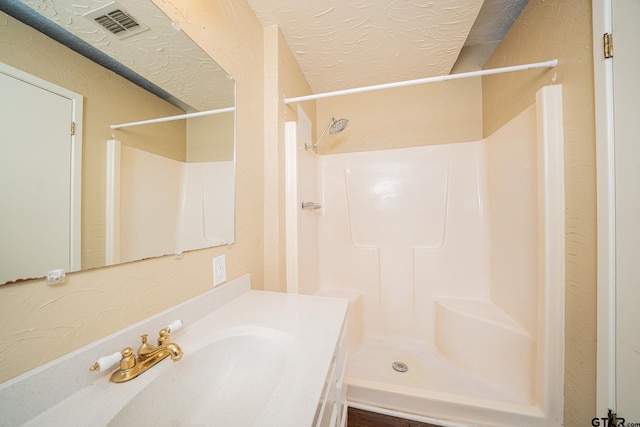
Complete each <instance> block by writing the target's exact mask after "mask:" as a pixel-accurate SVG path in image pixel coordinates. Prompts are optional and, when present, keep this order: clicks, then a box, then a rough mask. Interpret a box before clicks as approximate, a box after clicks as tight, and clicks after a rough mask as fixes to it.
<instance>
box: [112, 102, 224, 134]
mask: <svg viewBox="0 0 640 427" xmlns="http://www.w3.org/2000/svg"><path fill="white" fill-rule="evenodd" d="M231 111H236V107H229V108H219V109H217V110H208V111H198V112H197V113H187V114H180V115H177V116H169V117H160V118H159V119H149V120H142V121H139V122H131V123H122V124H119V125H111V129H120V128H126V127H130V126H138V125H148V124H151V123H162V122H170V121H173V120H181V119H190V118H192V117H202V116H210V115H212V114H220V113H229V112H231Z"/></svg>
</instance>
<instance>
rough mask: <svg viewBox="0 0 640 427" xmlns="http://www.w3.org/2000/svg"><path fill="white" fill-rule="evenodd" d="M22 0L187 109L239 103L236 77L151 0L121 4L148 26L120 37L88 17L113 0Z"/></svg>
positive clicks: (123, 2)
mask: <svg viewBox="0 0 640 427" xmlns="http://www.w3.org/2000/svg"><path fill="white" fill-rule="evenodd" d="M22 2H23V3H24V4H26V5H27V6H29V7H31V8H32V9H33V10H35V11H36V12H38V13H39V14H41V15H42V16H44V17H46V18H48V19H49V20H51V21H53V22H55V23H57V24H58V25H60V26H61V27H62V28H64V29H65V30H67V31H69V32H71V33H72V34H74V35H75V36H77V37H79V38H80V39H82V40H83V41H85V42H87V43H88V44H90V45H92V46H94V47H96V48H98V49H99V50H101V51H102V52H104V53H106V54H107V55H109V56H110V57H112V58H114V59H115V60H117V61H118V62H120V63H122V64H123V65H125V66H126V67H128V68H130V69H131V70H133V71H134V72H136V73H137V74H139V75H141V76H143V77H144V78H146V79H147V80H149V81H151V82H152V83H153V84H155V85H157V86H159V87H160V88H162V89H164V90H165V91H166V92H168V93H170V94H172V95H173V96H175V97H176V98H178V99H179V100H180V101H182V103H184V104H187V105H188V106H190V107H191V108H189V110H199V111H201V110H210V109H217V108H224V107H230V106H233V105H235V101H234V99H235V83H234V81H233V80H232V79H230V78H229V76H228V75H227V73H226V72H225V71H224V70H222V69H221V68H220V66H219V65H218V64H217V63H215V62H214V61H213V60H212V59H211V58H210V57H209V56H208V55H207V54H205V53H204V52H203V51H202V49H200V48H199V47H198V46H197V45H196V44H195V43H194V42H193V41H192V40H191V39H190V38H189V37H187V36H186V35H185V34H184V33H183V32H182V31H180V29H179V28H177V26H176V24H174V23H173V22H171V21H170V20H169V19H168V18H167V17H166V15H164V14H163V13H162V12H161V11H160V10H159V9H158V8H157V7H156V6H155V5H154V4H153V3H152V2H151V1H149V0H119V1H118V2H117V3H118V5H119V6H121V8H122V9H124V10H126V11H127V12H128V13H130V14H131V15H132V16H133V17H135V18H136V20H138V21H139V22H140V23H141V24H143V25H144V26H146V27H148V29H147V30H146V31H144V32H141V33H139V34H136V35H133V36H129V37H127V38H125V39H122V40H120V39H118V38H117V37H116V36H114V35H113V34H111V33H109V32H108V31H106V30H105V29H103V28H102V27H101V26H100V25H98V24H96V23H95V22H94V21H93V19H92V18H90V17H87V16H85V15H87V14H88V13H90V12H91V11H94V10H96V9H98V8H100V7H102V6H105V5H108V4H110V3H114V2H113V1H112V0H82V1H76V0H22Z"/></svg>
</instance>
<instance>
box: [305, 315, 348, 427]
mask: <svg viewBox="0 0 640 427" xmlns="http://www.w3.org/2000/svg"><path fill="white" fill-rule="evenodd" d="M346 335H347V321H346V320H345V322H344V324H343V325H342V331H341V333H340V338H339V339H338V343H337V345H336V349H335V352H334V353H333V358H332V359H331V366H330V367H329V372H328V374H327V377H326V380H325V383H324V388H323V390H322V398H321V399H320V402H319V404H318V410H317V412H316V416H315V420H314V423H313V425H314V426H315V427H344V426H346V425H347V384H346V383H345V373H346V370H347V344H346V342H347V341H346Z"/></svg>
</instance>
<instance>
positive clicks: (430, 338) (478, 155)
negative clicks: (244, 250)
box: [286, 86, 565, 427]
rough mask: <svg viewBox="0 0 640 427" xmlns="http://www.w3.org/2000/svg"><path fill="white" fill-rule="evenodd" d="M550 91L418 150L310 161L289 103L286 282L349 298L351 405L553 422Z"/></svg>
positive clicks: (557, 313) (558, 384)
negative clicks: (462, 138)
mask: <svg viewBox="0 0 640 427" xmlns="http://www.w3.org/2000/svg"><path fill="white" fill-rule="evenodd" d="M561 97H562V94H561V87H560V86H548V87H545V88H542V89H541V90H540V91H539V93H538V94H537V97H536V102H535V104H534V105H532V106H530V107H529V108H528V109H526V110H525V111H523V112H522V113H521V114H519V115H518V116H517V117H515V118H514V119H512V120H511V121H510V122H509V123H507V124H506V125H504V126H503V127H502V128H501V129H499V130H498V131H496V132H495V133H493V134H492V135H491V136H489V137H487V138H485V139H483V140H480V141H469V142H460V143H454V144H443V145H431V146H424V147H412V148H398V149H389V150H378V151H367V152H356V153H346V154H333V155H318V154H317V153H316V152H315V151H316V150H307V149H305V146H306V147H309V146H312V144H311V125H310V122H309V121H308V119H306V117H305V116H304V114H303V113H302V112H300V114H299V119H298V122H297V123H296V122H288V123H287V124H286V142H287V147H286V164H287V166H286V167H287V171H286V179H287V197H286V199H287V201H286V204H287V290H288V291H289V292H297V293H303V294H314V295H321V296H330V297H342V298H348V299H349V300H350V309H349V318H348V322H349V326H348V334H349V335H348V344H349V345H348V348H349V363H348V367H347V384H348V391H347V393H348V395H347V397H348V400H349V404H350V405H351V406H354V407H359V408H362V409H367V410H373V411H377V412H381V413H389V414H398V415H400V416H404V417H406V418H412V419H415V420H423V421H432V422H434V423H435V424H438V425H443V426H461V425H473V426H514V425H518V426H532V427H533V426H535V427H538V426H539V427H542V426H545V427H548V426H560V425H562V409H563V348H564V333H563V331H564V257H565V254H564V163H563V135H562V99H561ZM300 111H301V110H300ZM332 120H334V122H335V119H332ZM330 125H331V122H330ZM345 133H348V129H347V130H346V131H345ZM316 145H317V143H316ZM304 203H306V205H304V206H306V208H305V209H303V204H304ZM309 206H312V207H313V208H312V209H309V208H308V207H309Z"/></svg>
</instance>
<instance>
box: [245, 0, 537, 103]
mask: <svg viewBox="0 0 640 427" xmlns="http://www.w3.org/2000/svg"><path fill="white" fill-rule="evenodd" d="M248 2H249V4H250V5H251V7H252V8H253V9H254V11H255V12H256V15H257V16H258V19H259V20H260V22H261V23H262V25H263V26H265V27H267V26H270V25H274V24H277V25H278V26H279V27H280V29H281V31H282V33H283V35H284V37H285V39H286V41H287V43H288V44H289V47H290V48H291V50H292V52H293V53H294V55H295V57H296V59H297V61H298V63H299V64H300V67H301V68H302V72H303V73H304V74H305V76H306V78H307V81H308V82H309V84H310V86H311V89H312V90H313V92H314V93H320V92H327V91H333V90H340V89H348V88H354V87H361V86H368V85H374V84H381V83H390V82H396V81H403V80H409V79H416V78H422V77H429V76H437V75H445V74H449V72H450V71H451V68H452V67H453V65H454V64H455V62H456V60H457V59H458V56H459V54H460V51H461V49H462V48H463V47H464V46H465V45H476V44H484V43H494V42H496V41H499V40H501V39H502V37H503V36H504V34H505V33H506V31H507V30H508V29H509V27H510V26H511V24H512V23H513V21H514V20H515V18H517V16H518V15H519V14H520V11H521V10H522V8H523V7H524V5H526V3H527V0H486V1H485V2H484V3H485V5H484V6H483V1H482V0H329V1H327V0H304V1H302V0H248ZM476 18H478V19H476ZM474 23H475V24H474Z"/></svg>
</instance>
